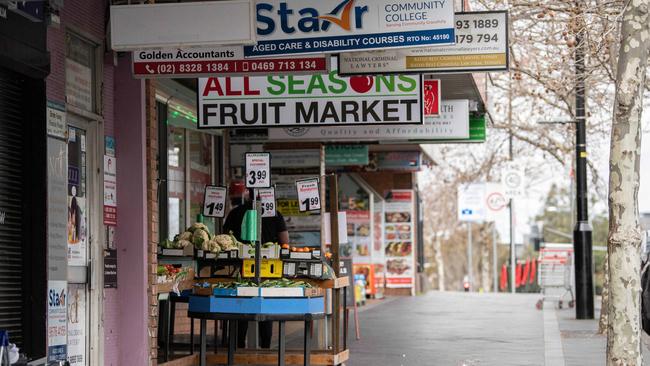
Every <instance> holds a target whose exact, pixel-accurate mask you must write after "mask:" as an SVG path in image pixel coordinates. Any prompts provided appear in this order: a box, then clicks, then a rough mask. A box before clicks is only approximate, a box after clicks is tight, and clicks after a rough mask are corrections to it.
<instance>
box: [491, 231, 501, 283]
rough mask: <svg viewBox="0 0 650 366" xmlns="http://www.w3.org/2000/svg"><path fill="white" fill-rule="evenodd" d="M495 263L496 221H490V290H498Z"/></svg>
mask: <svg viewBox="0 0 650 366" xmlns="http://www.w3.org/2000/svg"><path fill="white" fill-rule="evenodd" d="M497 265H498V263H497V222H496V221H494V222H492V291H494V292H499V281H498V277H497V275H498V273H499V272H498V266H497Z"/></svg>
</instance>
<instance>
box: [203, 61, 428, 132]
mask: <svg viewBox="0 0 650 366" xmlns="http://www.w3.org/2000/svg"><path fill="white" fill-rule="evenodd" d="M421 85H422V81H421V77H420V76H419V75H385V76H352V77H343V76H339V75H338V73H337V70H332V71H331V72H330V73H328V74H315V75H300V76H298V75H286V76H278V75H275V76H264V77H262V76H260V77H212V78H202V79H199V82H198V93H197V95H198V112H199V120H198V127H199V128H229V127H230V128H235V127H236V128H244V127H257V128H259V127H317V126H326V125H337V126H351V125H378V124H393V125H396V124H398V125H404V124H422V122H423V119H422V90H421Z"/></svg>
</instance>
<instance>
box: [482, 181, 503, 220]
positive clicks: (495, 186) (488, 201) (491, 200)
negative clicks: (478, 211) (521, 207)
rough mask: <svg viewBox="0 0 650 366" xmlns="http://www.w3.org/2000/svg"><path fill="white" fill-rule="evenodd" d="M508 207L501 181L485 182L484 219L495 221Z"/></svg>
mask: <svg viewBox="0 0 650 366" xmlns="http://www.w3.org/2000/svg"><path fill="white" fill-rule="evenodd" d="M507 207H508V199H507V198H506V195H505V190H504V188H503V185H502V184H501V183H486V184H485V208H486V211H485V212H486V219H487V220H488V221H496V219H497V216H498V215H499V214H500V213H502V212H503V211H505V209H506V208H507Z"/></svg>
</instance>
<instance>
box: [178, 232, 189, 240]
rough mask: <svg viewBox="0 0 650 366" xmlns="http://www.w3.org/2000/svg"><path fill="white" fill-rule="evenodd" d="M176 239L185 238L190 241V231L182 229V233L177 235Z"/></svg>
mask: <svg viewBox="0 0 650 366" xmlns="http://www.w3.org/2000/svg"><path fill="white" fill-rule="evenodd" d="M177 240H187V241H190V240H192V233H191V232H189V231H184V232H183V233H182V234H180V235H178V239H177Z"/></svg>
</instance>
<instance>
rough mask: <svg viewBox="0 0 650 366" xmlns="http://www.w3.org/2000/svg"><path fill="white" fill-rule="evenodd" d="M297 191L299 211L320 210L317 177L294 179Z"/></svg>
mask: <svg viewBox="0 0 650 366" xmlns="http://www.w3.org/2000/svg"><path fill="white" fill-rule="evenodd" d="M296 190H297V191H298V205H299V206H298V207H299V209H300V211H301V212H305V211H318V210H320V207H321V204H320V189H319V187H318V178H310V179H304V180H299V181H296Z"/></svg>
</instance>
